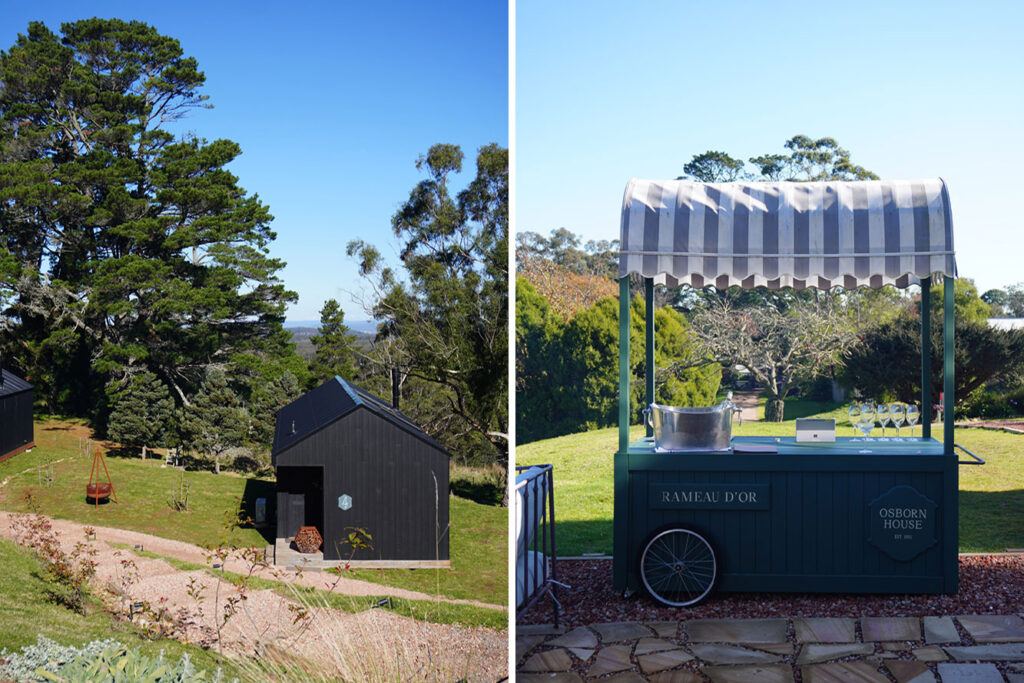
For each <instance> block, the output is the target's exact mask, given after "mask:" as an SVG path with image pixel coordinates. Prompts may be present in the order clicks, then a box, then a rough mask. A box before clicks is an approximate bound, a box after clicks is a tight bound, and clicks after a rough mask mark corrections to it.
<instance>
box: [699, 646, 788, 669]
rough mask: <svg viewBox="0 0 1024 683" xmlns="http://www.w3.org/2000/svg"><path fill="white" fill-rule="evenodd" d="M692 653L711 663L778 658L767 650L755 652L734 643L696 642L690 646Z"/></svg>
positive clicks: (758, 661) (764, 661)
mask: <svg viewBox="0 0 1024 683" xmlns="http://www.w3.org/2000/svg"><path fill="white" fill-rule="evenodd" d="M690 650H691V651H692V652H693V654H695V655H697V656H698V657H700V658H701V659H703V660H704V661H705V662H709V663H711V664H761V663H768V662H777V661H779V658H778V656H777V655H773V654H771V653H768V652H755V651H753V650H746V649H744V648H742V647H736V646H735V645H719V644H717V643H698V644H693V645H691V646H690Z"/></svg>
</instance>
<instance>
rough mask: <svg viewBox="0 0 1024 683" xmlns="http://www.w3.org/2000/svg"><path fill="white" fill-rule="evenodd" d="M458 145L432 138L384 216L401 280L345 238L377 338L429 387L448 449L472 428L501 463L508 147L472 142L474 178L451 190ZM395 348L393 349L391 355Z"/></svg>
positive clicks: (433, 420) (504, 458)
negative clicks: (400, 197)
mask: <svg viewBox="0 0 1024 683" xmlns="http://www.w3.org/2000/svg"><path fill="white" fill-rule="evenodd" d="M462 162H463V153H462V150H461V149H460V148H459V146H458V145H451V144H437V145H434V146H433V147H431V148H430V150H429V151H428V152H427V153H426V154H425V155H424V156H422V157H420V158H419V160H418V161H417V163H416V167H417V168H418V169H419V170H421V171H423V172H424V173H425V174H426V176H427V177H426V178H425V179H424V180H422V181H420V182H419V183H418V184H417V185H416V187H415V188H413V190H412V192H411V193H410V194H409V198H408V200H407V201H406V202H405V203H404V204H403V205H402V206H401V207H400V208H399V210H398V212H397V213H395V215H394V217H393V218H392V221H391V224H392V229H393V231H394V234H395V236H396V237H398V238H399V239H400V240H401V241H402V250H401V259H402V265H403V266H404V270H405V274H406V279H405V280H404V281H403V279H402V278H399V277H398V275H397V274H396V273H395V271H393V270H392V269H391V268H389V267H388V266H387V265H386V264H384V262H383V261H382V259H381V256H380V252H379V251H378V250H377V249H376V248H375V247H374V246H373V245H370V244H368V243H365V242H363V241H354V242H351V243H349V245H348V253H349V255H350V256H355V257H357V258H358V259H359V262H360V270H361V273H362V274H363V275H364V276H366V277H367V278H368V282H370V283H371V284H372V285H373V287H374V288H375V289H374V297H373V301H372V302H371V311H372V313H373V316H374V317H375V318H376V319H377V320H381V321H383V323H382V325H381V327H380V329H379V333H378V341H381V340H391V341H393V342H396V343H394V344H392V345H391V346H390V347H389V348H390V349H391V351H393V352H395V353H394V354H392V356H393V360H395V361H398V362H399V364H401V365H402V366H403V372H404V374H405V375H406V376H407V377H410V378H415V379H417V380H421V381H423V382H426V383H428V384H429V385H431V386H433V387H434V388H435V392H434V396H435V401H434V403H435V407H434V409H433V411H432V414H429V415H422V416H417V415H414V416H413V417H416V418H417V419H419V420H420V421H421V422H424V423H427V424H431V425H435V428H436V429H438V430H439V435H440V436H441V440H442V442H444V443H445V444H446V445H448V446H450V448H451V450H452V451H453V452H455V453H459V452H460V451H463V450H464V448H465V443H466V440H465V438H464V437H465V436H466V435H470V434H473V435H476V436H478V437H479V438H480V439H481V441H482V442H483V443H486V444H488V448H489V449H490V451H491V452H490V454H489V459H493V460H496V461H497V462H499V463H500V464H502V465H504V466H507V463H508V365H507V363H508V360H507V359H508V150H507V149H504V148H502V147H499V146H498V145H496V144H490V145H486V146H484V147H481V148H480V150H479V151H478V153H477V157H476V177H475V178H474V179H473V180H472V181H471V182H470V183H469V185H468V186H467V187H466V189H465V190H463V191H462V192H459V193H458V195H457V196H452V192H451V190H450V189H449V183H450V180H451V178H452V177H453V176H454V175H455V174H458V173H459V172H461V171H462ZM396 356H397V357H396Z"/></svg>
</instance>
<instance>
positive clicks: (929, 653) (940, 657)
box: [910, 645, 949, 662]
mask: <svg viewBox="0 0 1024 683" xmlns="http://www.w3.org/2000/svg"><path fill="white" fill-rule="evenodd" d="M910 654H912V655H914V657H916V658H917V659H918V660H919V661H922V662H944V661H946V660H948V659H949V657H947V656H946V653H945V652H944V651H943V650H942V648H941V647H939V646H938V645H929V646H927V647H919V648H915V649H913V650H911V651H910Z"/></svg>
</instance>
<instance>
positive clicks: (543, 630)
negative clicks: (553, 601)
mask: <svg viewBox="0 0 1024 683" xmlns="http://www.w3.org/2000/svg"><path fill="white" fill-rule="evenodd" d="M306 571H308V570H306ZM562 633H565V629H564V628H562V627H561V626H559V627H558V628H555V625H554V624H522V625H520V624H516V635H517V636H557V635H560V634H562Z"/></svg>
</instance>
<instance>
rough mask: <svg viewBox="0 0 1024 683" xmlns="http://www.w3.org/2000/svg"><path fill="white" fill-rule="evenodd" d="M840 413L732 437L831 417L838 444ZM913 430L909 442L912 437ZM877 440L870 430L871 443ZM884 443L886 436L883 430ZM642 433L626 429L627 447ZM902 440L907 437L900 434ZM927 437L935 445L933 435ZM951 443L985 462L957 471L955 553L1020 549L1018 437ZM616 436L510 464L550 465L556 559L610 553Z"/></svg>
mask: <svg viewBox="0 0 1024 683" xmlns="http://www.w3.org/2000/svg"><path fill="white" fill-rule="evenodd" d="M845 410H846V405H838V404H833V403H815V402H810V401H799V400H797V401H788V400H787V401H786V413H785V414H786V417H787V418H788V419H787V420H786V421H785V422H782V423H777V424H772V423H766V422H745V423H744V424H743V426H742V427H739V426H736V425H733V434H734V435H736V436H792V435H793V434H794V433H795V426H794V422H793V420H795V419H796V418H797V417H810V416H814V417H834V418H837V424H839V425H840V426H839V435H840V436H852V435H853V432H852V431H850V427H849V422H847V421H846V420H845V418H846V413H845ZM920 429H921V428H920V425H918V427H917V431H916V432H915V433H916V434H918V435H920V433H921V432H920ZM879 433H880V432H878V431H877V430H876V432H874V433H873V435H878V434H879ZM887 434H888V435H891V430H887ZM642 435H643V428H642V427H640V426H634V427H631V428H630V437H631V440H632V439H637V438H640V437H641V436H642ZM903 435H904V436H906V435H908V432H907V431H906V428H904V430H903ZM932 436H934V437H936V438H939V439H940V440H941V438H942V430H941V428H937V429H933V430H932ZM956 442H957V443H959V444H962V445H963V446H964V447H965V448H968V449H969V450H971V451H973V452H974V453H977V454H978V455H979V456H980V457H982V458H984V459H985V460H986V461H987V464H986V465H984V466H981V467H973V466H971V467H968V466H964V467H961V468H960V550H961V552H1000V551H1003V550H1006V549H1007V548H1024V455H1022V454H1024V436H1019V435H1015V434H1007V433H1004V432H995V431H988V430H981V429H957V430H956ZM617 448H618V429H616V428H610V429H600V430H596V431H592V432H585V433H581V434H571V435H568V436H563V437H559V438H555V439H545V440H542V441H535V442H533V443H529V444H523V445H520V446H517V447H516V462H517V463H518V464H521V465H523V464H551V465H554V473H555V519H556V523H557V542H558V551H559V554H560V555H564V556H565V555H581V554H584V553H603V554H609V555H610V554H611V552H612V514H613V497H614V496H613V485H612V467H613V466H612V456H613V455H614V453H615V450H616V449H617Z"/></svg>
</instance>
